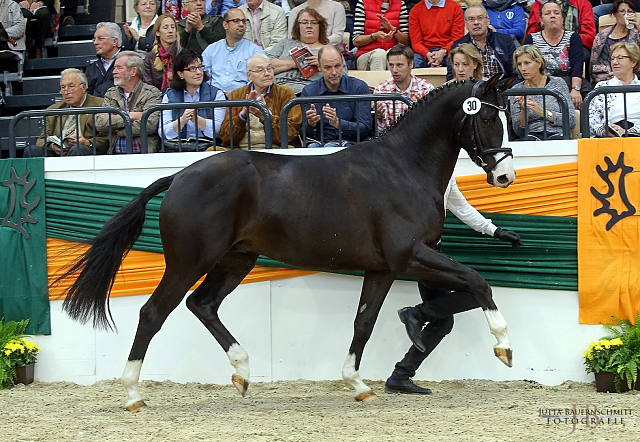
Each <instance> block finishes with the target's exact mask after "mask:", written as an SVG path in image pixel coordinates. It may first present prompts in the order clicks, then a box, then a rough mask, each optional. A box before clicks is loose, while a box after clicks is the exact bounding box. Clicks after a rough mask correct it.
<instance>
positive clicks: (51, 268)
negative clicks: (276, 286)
mask: <svg viewBox="0 0 640 442" xmlns="http://www.w3.org/2000/svg"><path fill="white" fill-rule="evenodd" d="M87 247H88V246H87V245H86V244H83V243H78V242H72V241H64V240H60V239H53V238H47V256H48V258H47V259H48V264H47V266H48V274H49V284H51V283H52V282H53V281H54V280H55V278H56V273H57V272H59V270H60V269H61V268H64V267H66V266H68V265H69V264H70V263H72V262H73V261H74V260H75V259H76V258H78V257H79V256H80V255H81V254H82V253H84V251H85V250H86V249H87ZM163 273H164V255H163V254H161V253H151V252H141V251H139V250H131V251H130V252H129V254H128V255H127V257H126V258H125V259H124V262H123V263H122V266H121V267H120V271H119V272H118V276H117V277H116V281H115V283H114V285H113V290H112V291H111V296H129V295H148V294H151V293H153V291H154V290H155V288H156V286H157V285H158V284H159V283H160V279H161V278H162V275H163ZM311 273H315V272H312V271H309V270H296V269H283V268H275V267H263V266H256V267H255V268H254V269H253V270H252V271H251V273H249V274H248V275H247V277H246V278H245V279H244V281H242V283H243V284H244V283H248V282H258V281H269V280H272V279H282V278H292V277H294V276H302V275H309V274H311ZM202 279H204V277H203V278H202ZM202 279H201V280H200V281H198V283H196V284H195V285H194V286H193V287H192V290H193V289H195V288H196V287H198V286H199V285H200V283H201V282H202ZM71 282H72V281H70V280H66V281H63V282H61V283H60V284H59V285H56V286H55V287H54V288H52V289H50V290H49V299H59V298H60V296H61V294H62V293H63V292H64V290H65V289H66V288H67V287H69V285H70V284H71Z"/></svg>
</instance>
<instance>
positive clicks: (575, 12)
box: [527, 0, 596, 60]
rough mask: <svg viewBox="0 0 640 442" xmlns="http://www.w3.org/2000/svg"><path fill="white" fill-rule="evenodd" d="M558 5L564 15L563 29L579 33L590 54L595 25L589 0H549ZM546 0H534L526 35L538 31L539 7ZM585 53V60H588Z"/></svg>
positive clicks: (594, 35)
mask: <svg viewBox="0 0 640 442" xmlns="http://www.w3.org/2000/svg"><path fill="white" fill-rule="evenodd" d="M549 1H554V2H555V3H558V4H559V5H560V9H562V15H563V16H564V29H566V30H567V31H574V32H577V33H578V35H580V38H581V39H582V45H583V46H584V48H585V50H586V51H588V54H589V55H590V54H591V47H592V46H593V39H594V38H596V25H595V22H594V21H593V7H592V6H591V3H589V0H549ZM545 3H547V0H535V2H534V4H533V6H532V7H531V11H530V12H529V24H528V25H527V35H529V34H533V33H534V32H538V31H540V9H541V7H542V5H543V4H545ZM589 55H587V58H586V60H589Z"/></svg>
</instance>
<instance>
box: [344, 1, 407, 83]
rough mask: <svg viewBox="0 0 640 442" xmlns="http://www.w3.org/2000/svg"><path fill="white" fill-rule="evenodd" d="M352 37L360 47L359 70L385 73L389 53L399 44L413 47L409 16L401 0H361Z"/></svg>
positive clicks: (357, 60) (357, 55)
mask: <svg viewBox="0 0 640 442" xmlns="http://www.w3.org/2000/svg"><path fill="white" fill-rule="evenodd" d="M365 3H366V4H365ZM351 38H352V39H351V41H352V42H353V45H354V46H356V47H357V48H358V52H357V53H356V62H357V67H358V69H359V70H367V71H384V70H386V69H387V68H388V65H387V51H388V50H389V49H391V48H393V47H395V46H396V45H397V44H398V43H402V44H403V45H405V46H410V45H411V42H410V41H409V13H408V12H407V8H406V7H405V5H404V3H403V2H402V0H389V1H387V2H378V1H374V0H358V4H357V6H356V14H355V22H354V25H353V35H352V36H351Z"/></svg>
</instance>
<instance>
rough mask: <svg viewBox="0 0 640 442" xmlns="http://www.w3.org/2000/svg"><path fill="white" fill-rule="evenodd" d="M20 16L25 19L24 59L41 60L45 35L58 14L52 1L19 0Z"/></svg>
mask: <svg viewBox="0 0 640 442" xmlns="http://www.w3.org/2000/svg"><path fill="white" fill-rule="evenodd" d="M18 4H19V5H20V8H21V11H22V15H23V17H24V18H26V19H27V33H26V34H25V40H26V44H27V52H25V56H26V58H42V48H43V47H44V41H45V39H46V38H47V34H48V33H49V32H50V31H51V27H52V25H53V17H55V16H56V15H57V14H58V11H56V8H55V6H54V0H42V1H37V0H21V1H20V2H19V3H18Z"/></svg>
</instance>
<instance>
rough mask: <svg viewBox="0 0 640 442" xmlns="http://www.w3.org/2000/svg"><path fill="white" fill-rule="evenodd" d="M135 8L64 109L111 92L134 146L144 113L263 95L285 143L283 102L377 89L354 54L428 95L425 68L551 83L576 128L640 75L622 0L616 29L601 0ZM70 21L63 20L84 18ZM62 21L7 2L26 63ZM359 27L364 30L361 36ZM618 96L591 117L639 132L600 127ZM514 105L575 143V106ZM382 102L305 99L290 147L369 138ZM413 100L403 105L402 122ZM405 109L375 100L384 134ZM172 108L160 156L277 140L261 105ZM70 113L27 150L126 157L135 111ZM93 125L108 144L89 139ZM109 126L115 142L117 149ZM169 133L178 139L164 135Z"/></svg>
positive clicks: (3, 4) (385, 0)
mask: <svg viewBox="0 0 640 442" xmlns="http://www.w3.org/2000/svg"><path fill="white" fill-rule="evenodd" d="M56 3H57V2H56ZM63 3H64V2H63ZM66 3H67V4H73V2H66ZM134 9H135V11H136V13H137V14H136V17H135V18H134V19H133V20H132V21H131V22H130V23H125V24H123V25H118V24H116V23H110V22H103V23H99V24H98V25H97V26H96V31H95V34H94V38H93V44H94V47H95V52H96V55H97V57H98V60H97V61H95V62H94V63H92V64H90V65H89V66H87V68H86V69H85V72H81V71H80V72H76V70H69V69H67V70H65V71H63V73H62V76H61V92H62V94H63V102H62V103H60V104H56V105H54V106H52V107H51V108H65V107H70V108H71V107H87V106H89V105H91V106H94V105H95V104H96V103H97V102H98V101H96V100H100V99H102V101H101V104H102V105H104V106H115V107H119V108H121V109H124V110H125V111H126V112H127V113H128V114H129V116H130V119H131V120H132V122H133V132H134V135H133V136H134V139H133V150H134V152H140V151H141V146H140V143H141V141H140V138H139V135H140V118H141V115H142V112H143V111H144V110H145V109H147V108H148V107H149V106H151V105H153V104H158V103H160V102H163V103H178V102H201V101H205V102H208V101H223V100H226V99H255V100H257V101H259V102H261V103H262V104H264V105H265V106H266V107H267V108H268V109H269V112H270V117H271V121H272V123H273V128H272V129H273V136H274V138H273V139H274V144H275V143H279V142H280V132H279V127H280V122H279V118H280V111H281V109H282V107H283V106H284V104H285V103H286V102H287V101H289V100H290V99H291V98H294V97H295V96H302V97H316V96H318V97H322V96H331V95H358V94H368V93H369V87H368V85H367V84H366V83H364V82H362V81H360V80H357V79H356V78H354V77H350V76H349V75H348V71H347V69H346V66H345V58H347V59H348V58H350V57H351V56H353V58H354V59H355V65H356V66H357V69H358V70H390V71H391V78H389V80H387V81H385V82H383V83H382V84H380V85H379V86H378V87H377V88H376V89H375V91H374V92H398V93H403V94H405V95H407V96H410V97H411V98H412V99H414V100H415V99H417V98H419V97H421V96H422V95H424V94H426V93H428V92H429V91H430V90H431V89H433V86H432V85H430V84H428V83H426V84H425V82H424V80H420V79H419V78H418V77H416V76H414V75H412V74H411V70H412V69H413V68H420V67H446V68H447V80H452V79H455V80H458V81H459V80H463V79H468V78H475V79H487V78H490V77H491V76H493V75H496V74H497V75H501V76H504V77H509V76H513V75H517V76H518V77H519V80H518V81H517V82H516V84H515V85H514V86H513V87H514V89H516V90H519V89H522V90H523V91H524V92H526V89H527V88H548V89H552V90H554V91H556V92H557V93H558V94H560V95H562V96H563V97H565V99H566V101H567V104H568V105H569V114H570V115H569V117H570V118H569V120H570V125H571V126H573V125H575V112H574V110H575V109H580V108H581V106H582V102H583V99H584V97H585V96H586V95H587V94H588V93H589V91H591V90H592V89H593V88H594V87H595V88H596V89H598V88H599V87H601V86H606V85H629V84H631V85H636V84H638V80H637V78H636V74H637V72H638V69H640V67H639V66H638V59H637V57H636V55H637V54H638V51H640V49H638V46H637V44H638V40H639V39H640V34H639V32H638V28H637V25H638V24H637V21H636V16H635V9H636V8H635V3H634V0H615V1H614V2H613V4H612V5H611V8H610V14H611V16H612V17H613V18H615V22H614V24H613V25H612V26H608V27H603V28H602V29H600V30H599V33H597V34H596V29H597V23H596V22H595V18H594V13H595V12H597V11H594V8H593V7H592V6H591V3H589V1H588V0H545V1H543V0H535V1H534V2H525V1H520V0H484V1H482V2H478V1H469V0H467V1H463V0H420V1H404V0H357V1H356V0H349V1H343V2H338V1H334V0H308V1H306V2H300V1H297V0H288V1H284V3H282V2H280V1H278V0H273V2H270V1H269V0H247V1H245V0H182V1H176V0H135V1H134ZM600 10H602V8H600ZM600 10H599V11H600ZM24 18H27V20H26V28H25V20H24ZM68 18H70V19H71V20H67V21H65V22H63V24H65V25H72V24H73V17H72V16H68ZM59 19H60V15H59V14H58V11H56V9H55V4H54V2H53V0H51V1H50V2H49V1H48V0H45V1H32V0H22V1H20V2H17V1H14V0H0V23H2V27H3V31H4V33H5V34H6V35H7V37H6V39H7V42H6V45H7V46H8V50H11V51H13V52H15V53H17V54H19V55H20V56H23V57H26V58H32V57H34V58H38V57H41V56H42V45H43V44H44V37H45V36H46V34H47V32H49V31H50V30H51V28H52V27H54V26H57V25H58V23H59ZM345 30H347V31H348V30H351V34H350V38H349V39H348V43H347V44H343V35H344V32H345ZM1 34H2V32H0V35H1ZM0 44H2V42H0ZM0 49H1V48H0ZM614 52H616V54H614ZM301 54H302V55H301ZM409 58H411V59H410V60H409ZM178 61H180V62H179V63H178ZM70 81H71V85H70V84H69V82H70ZM71 88H74V89H73V90H72V89H71ZM616 96H617V95H615V96H613V95H612V97H613V99H609V100H608V101H607V100H604V99H603V100H598V99H596V100H594V101H593V106H595V107H596V108H597V109H598V111H596V112H591V113H590V117H591V121H592V122H593V124H594V125H596V126H594V127H592V130H591V133H592V135H596V136H608V135H613V134H618V135H620V134H621V133H625V134H627V135H629V134H634V133H635V132H636V131H637V130H638V129H635V130H630V128H633V127H636V128H637V126H634V125H635V124H640V115H639V116H638V120H639V121H637V122H636V121H635V120H634V119H635V118H636V117H635V115H636V113H635V112H622V114H623V116H624V118H621V119H619V120H616V121H615V122H610V121H609V122H607V121H600V120H598V118H600V116H601V114H603V112H602V109H604V108H605V107H607V106H608V107H610V108H611V109H609V111H608V112H607V113H606V114H607V115H609V116H611V115H616V118H618V117H617V116H618V115H619V111H620V109H619V108H620V106H621V104H620V103H622V102H628V103H630V104H629V105H634V103H635V101H634V99H630V100H621V99H620V100H617V99H615V97H616ZM631 96H632V97H633V95H631ZM327 101H328V100H327ZM604 103H606V106H605V104H604ZM510 105H511V123H512V129H513V132H514V133H515V136H516V138H518V139H549V138H558V137H560V136H561V134H562V130H561V129H562V127H561V126H562V123H561V121H562V112H563V109H564V108H563V106H562V104H561V103H560V102H558V101H557V100H556V98H553V97H551V96H549V95H544V96H542V95H529V96H528V97H527V98H526V99H525V98H524V97H512V98H511V99H510ZM371 106H372V105H371V103H369V102H366V101H361V102H358V103H343V102H339V103H331V104H324V105H321V104H319V103H318V104H317V105H316V104H306V105H305V107H304V109H303V111H302V112H299V113H296V112H293V111H292V112H291V113H290V116H289V121H288V126H289V133H288V135H289V136H288V138H289V139H288V140H287V141H288V142H289V143H290V144H295V142H296V140H295V138H296V135H297V134H298V132H299V131H302V132H304V133H305V134H307V138H308V140H307V141H306V145H313V146H317V145H335V144H341V145H350V144H353V143H355V142H356V141H357V140H363V139H366V137H368V136H370V135H371V134H372V133H373V130H372V129H373V120H372V115H371V112H370V110H371ZM404 108H405V107H404V105H403V104H402V103H397V104H396V105H394V106H393V109H395V111H396V114H395V115H392V118H393V119H395V118H397V117H398V116H399V114H400V113H401V112H402V111H403V110H404ZM391 109H392V108H390V107H388V105H387V104H386V103H383V102H380V103H377V104H376V105H375V106H373V111H374V112H373V115H374V119H375V116H377V120H378V124H377V125H378V129H380V130H384V129H386V128H388V127H389V126H390V123H391V122H390V121H389V120H388V118H389V116H390V114H392V113H393V110H391ZM367 110H369V111H367ZM623 111H624V109H623ZM159 114H160V112H157V113H156V116H155V117H154V116H152V117H151V118H149V119H148V120H147V130H148V133H149V138H148V150H149V151H157V150H158V149H159V148H160V146H161V145H162V144H167V145H170V144H171V142H172V140H175V139H180V140H182V139H184V140H185V143H184V144H185V146H186V148H189V146H190V144H189V140H190V139H191V138H193V137H194V136H195V137H196V138H202V140H208V141H207V142H209V141H213V142H215V140H216V139H217V140H219V141H222V143H223V144H224V145H226V146H229V145H230V141H231V139H233V140H234V143H233V144H234V146H233V147H238V146H240V147H246V146H247V144H248V140H247V138H248V135H249V134H247V127H248V128H249V129H250V131H249V132H250V134H252V135H251V136H253V134H255V136H254V138H253V140H252V141H253V142H252V144H254V143H255V145H256V146H261V145H264V126H263V124H264V118H263V117H264V116H263V115H262V114H261V111H260V110H258V108H255V107H249V108H239V107H238V108H229V109H226V108H224V107H216V108H215V109H213V108H209V109H206V108H199V109H187V110H185V109H181V110H171V111H164V113H163V114H162V121H161V122H159V117H158V115H159ZM603 118H604V117H603ZM72 120H74V119H73V118H71V117H69V118H65V119H64V122H63V124H62V125H60V123H59V122H58V123H57V124H58V126H61V127H63V128H65V129H66V131H65V133H68V134H71V136H69V137H63V139H62V140H61V141H60V144H59V145H55V143H52V142H49V143H47V141H46V139H48V138H51V137H53V135H54V134H53V133H51V134H49V133H48V134H46V135H47V136H46V137H45V136H44V135H45V134H43V137H41V140H39V142H38V145H37V146H34V147H33V148H31V149H29V152H28V155H31V156H33V155H38V154H46V153H47V152H49V153H53V154H62V155H64V154H67V155H78V154H87V153H94V151H95V152H96V153H106V152H109V153H124V152H125V136H124V121H123V119H122V117H120V116H118V115H108V114H98V115H97V116H96V117H95V127H93V126H92V125H88V123H87V120H86V118H83V119H80V123H82V124H81V126H80V127H79V128H76V129H79V130H74V131H72V130H71V127H67V126H69V125H70V124H71V122H72ZM75 120H78V119H77V118H75ZM50 126H53V125H50ZM89 126H90V127H89ZM89 129H90V131H91V132H96V131H98V132H99V135H100V137H97V136H96V135H95V133H94V135H93V137H92V138H93V139H90V138H91V137H89V138H88V137H87V136H86V135H85V134H86V131H87V130H89ZM107 132H111V135H113V136H111V137H109V139H111V140H112V142H111V145H110V146H106V147H105V145H104V140H105V139H106V138H104V134H105V133H107ZM160 135H161V136H163V137H164V139H165V141H166V143H160V142H159V140H160V138H159V136H160ZM98 138H100V143H98V142H97V141H98ZM261 140H262V141H261ZM87 143H89V144H87ZM94 143H95V145H94ZM203 143H204V142H203ZM179 145H180V146H181V147H182V143H179ZM203 146H205V147H208V145H207V144H206V143H204V144H203ZM165 150H170V149H165ZM26 154H27V152H25V155H26Z"/></svg>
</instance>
